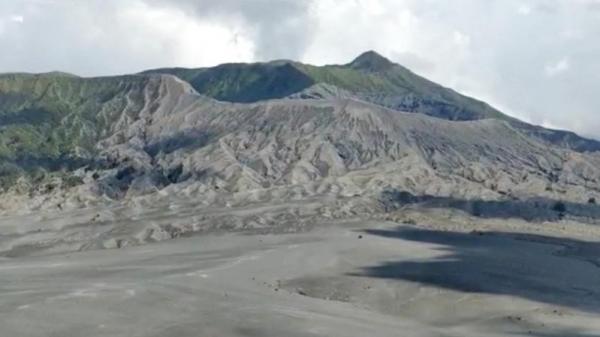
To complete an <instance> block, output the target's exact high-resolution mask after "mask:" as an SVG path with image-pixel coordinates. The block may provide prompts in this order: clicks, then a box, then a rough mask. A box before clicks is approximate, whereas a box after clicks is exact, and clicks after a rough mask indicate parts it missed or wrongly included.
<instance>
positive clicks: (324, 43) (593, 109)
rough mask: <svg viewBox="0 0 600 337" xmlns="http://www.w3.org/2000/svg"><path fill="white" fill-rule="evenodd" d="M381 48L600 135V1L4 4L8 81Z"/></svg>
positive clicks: (526, 112) (508, 105) (513, 111)
mask: <svg viewBox="0 0 600 337" xmlns="http://www.w3.org/2000/svg"><path fill="white" fill-rule="evenodd" d="M371 49H373V50H376V51H378V52H379V53H381V54H382V55H384V56H387V57H388V58H390V59H391V60H393V61H395V62H398V63H401V64H403V65H405V66H407V67H408V68H410V69H412V70H413V71H415V72H417V73H419V74H421V75H424V76H425V77H428V78H430V79H432V80H434V81H436V82H439V83H441V84H443V85H446V86H449V87H452V88H454V89H456V90H458V91H460V92H462V93H466V94H469V95H472V96H475V97H477V98H480V99H483V100H485V101H488V102H490V103H491V104H493V105H495V106H496V107H498V108H500V109H501V110H503V111H505V112H506V113H508V114H510V115H513V116H516V117H518V118H521V119H524V120H526V121H529V122H533V123H536V124H542V125H545V126H550V127H557V128H562V129H570V130H573V131H576V132H578V133H580V134H583V135H587V136H592V137H595V138H600V61H599V60H600V0H538V1H536V0H452V1H449V0H0V50H1V52H0V72H12V71H27V72H45V71H51V70H62V71H67V72H72V73H75V74H79V75H85V76H94V75H111V74H122V73H131V72H138V71H140V70H143V69H148V68H156V67H167V66H186V67H199V66H211V65H216V64H219V63H223V62H232V61H244V62H250V61H261V60H269V59H281V58H285V59H294V60H300V61H304V62H308V63H314V64H326V63H346V62H349V61H350V60H351V59H353V58H354V57H355V56H357V55H358V54H360V53H361V52H363V51H366V50H371Z"/></svg>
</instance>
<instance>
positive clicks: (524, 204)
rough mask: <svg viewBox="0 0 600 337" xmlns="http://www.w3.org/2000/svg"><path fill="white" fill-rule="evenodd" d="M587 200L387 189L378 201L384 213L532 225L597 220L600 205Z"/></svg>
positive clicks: (599, 213)
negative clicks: (406, 210) (422, 211)
mask: <svg viewBox="0 0 600 337" xmlns="http://www.w3.org/2000/svg"><path fill="white" fill-rule="evenodd" d="M592 200H593V199H592V198H591V199H590V202H589V203H574V202H567V201H561V200H554V199H546V198H534V199H525V200H520V199H509V198H507V199H505V200H480V199H473V200H468V199H458V198H452V197H438V196H432V195H418V196H417V195H413V194H411V193H409V192H406V191H399V190H387V191H384V192H383V193H382V194H381V197H380V201H381V202H382V204H383V205H384V208H385V210H386V211H391V210H394V209H399V208H401V207H403V206H406V205H412V204H418V205H419V206H421V207H424V208H453V209H457V210H460V211H463V212H466V213H468V214H470V215H472V216H476V217H480V218H501V219H511V218H513V219H516V218H519V219H523V220H526V221H532V222H544V221H558V220H560V219H562V218H564V217H575V218H585V219H586V220H591V221H594V220H600V205H597V204H596V201H595V200H593V202H592Z"/></svg>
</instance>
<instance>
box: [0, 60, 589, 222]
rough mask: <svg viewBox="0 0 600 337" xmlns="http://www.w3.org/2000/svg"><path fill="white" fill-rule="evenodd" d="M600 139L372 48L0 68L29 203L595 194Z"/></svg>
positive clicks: (3, 147) (7, 130) (9, 142)
mask: <svg viewBox="0 0 600 337" xmlns="http://www.w3.org/2000/svg"><path fill="white" fill-rule="evenodd" d="M598 149H600V143H599V142H597V141H595V140H590V139H585V138H582V137H579V136H577V135H575V134H573V133H570V132H565V131H557V130H550V129H545V128H542V127H539V126H534V125H529V124H526V123H524V122H521V121H519V120H516V119H514V118H512V117H509V116H507V115H505V114H503V113H501V112H500V111H498V110H496V109H494V108H493V107H491V106H490V105H488V104H486V103H484V102H481V101H478V100H475V99H473V98H470V97H467V96H464V95H461V94H459V93H457V92H456V91H454V90H451V89H448V88H445V87H442V86H440V85H438V84H435V83H433V82H431V81H429V80H427V79H425V78H422V77H420V76H418V75H416V74H414V73H413V72H411V71H410V70H408V69H406V68H404V67H402V66H401V65H398V64H395V63H392V62H391V61H389V60H388V59H386V58H384V57H383V56H381V55H379V54H377V53H375V52H372V51H371V52H367V53H364V54H362V55H360V56H359V57H358V58H356V59H355V60H354V61H352V62H350V63H348V64H345V65H327V66H312V65H307V64H301V63H298V62H293V61H285V60H284V61H273V62H268V63H254V64H224V65H220V66H217V67H214V68H198V69H183V68H169V69H157V70H149V71H146V72H143V73H140V74H133V75H125V76H114V77H100V78H82V77H78V76H75V75H70V74H65V73H46V74H4V75H0V158H1V162H0V163H1V167H0V179H1V182H2V188H3V191H4V192H3V195H5V196H6V195H8V196H9V197H6V198H7V200H15V195H19V196H20V197H21V199H18V200H23V199H22V198H25V199H26V200H36V202H30V203H29V204H30V205H32V206H31V207H32V208H36V207H37V208H39V207H55V206H57V205H59V206H60V207H66V205H69V207H82V206H84V205H87V204H89V203H90V202H94V201H95V200H107V199H108V200H114V201H118V200H123V199H125V200H128V198H131V197H134V196H139V195H147V194H153V193H159V194H160V193H161V191H163V190H165V189H167V190H169V191H182V190H189V189H190V188H192V187H191V186H194V187H193V190H194V191H196V192H195V193H196V194H195V197H197V198H201V199H202V198H204V199H205V201H206V200H213V201H214V200H220V198H224V199H227V198H229V197H231V196H233V195H236V193H254V194H255V195H262V196H261V197H260V198H263V199H265V200H266V199H269V198H274V195H276V196H277V198H280V197H281V198H305V197H308V196H319V195H333V196H351V195H362V196H375V197H376V198H378V197H379V196H380V195H381V193H382V191H385V190H390V189H393V190H402V191H409V192H410V193H414V194H417V195H421V194H429V195H435V196H453V197H461V198H477V199H481V198H488V199H503V198H530V197H548V198H553V199H561V200H570V201H587V200H588V199H589V198H594V197H596V196H597V197H600V194H599V193H598V187H599V186H598V179H600V169H599V168H600V165H599V164H600V157H599V156H598V154H597V150H598ZM275 191H277V192H275ZM174 193H176V192H174ZM65 200H70V201H69V202H65ZM48 205H51V206H48ZM52 205H53V206H52ZM3 207H4V208H5V209H6V210H7V211H10V209H14V208H15V207H17V206H16V205H15V204H14V203H13V202H10V201H7V202H5V203H4V204H3Z"/></svg>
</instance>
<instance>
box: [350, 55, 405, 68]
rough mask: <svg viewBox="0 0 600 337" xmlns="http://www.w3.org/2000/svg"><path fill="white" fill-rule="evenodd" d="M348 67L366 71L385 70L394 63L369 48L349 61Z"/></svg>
mask: <svg viewBox="0 0 600 337" xmlns="http://www.w3.org/2000/svg"><path fill="white" fill-rule="evenodd" d="M349 66H350V67H352V68H354V69H360V70H368V71H375V72H377V71H385V70H387V69H389V68H391V67H392V66H394V63H392V61H390V60H388V59H387V58H385V57H383V56H381V55H380V54H378V53H377V52H375V51H373V50H369V51H367V52H364V53H362V54H360V55H359V56H358V57H357V58H355V59H354V61H352V62H350V64H349Z"/></svg>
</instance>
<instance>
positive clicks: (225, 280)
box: [0, 222, 600, 337]
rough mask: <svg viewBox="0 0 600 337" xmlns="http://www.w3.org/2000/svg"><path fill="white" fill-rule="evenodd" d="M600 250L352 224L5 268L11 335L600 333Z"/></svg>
mask: <svg viewBox="0 0 600 337" xmlns="http://www.w3.org/2000/svg"><path fill="white" fill-rule="evenodd" d="M599 257H600V243H595V242H587V241H580V240H575V239H555V238H550V237H545V236H542V235H531V234H529V235H526V234H516V233H512V234H511V233H493V232H488V233H468V232H467V233H459V232H450V231H435V230H431V229H429V230H425V229H421V228H419V227H415V226H400V227H399V225H398V224H395V223H387V222H373V223H361V222H353V223H340V224H337V225H330V226H325V227H321V228H318V229H315V230H312V231H310V232H307V233H300V234H280V235H245V234H223V235H206V236H201V237H193V238H185V239H177V240H171V241H166V242H162V243H157V244H151V245H146V246H140V247H131V248H123V249H118V250H103V251H89V252H82V253H70V254H61V255H54V256H46V257H18V258H12V259H9V258H5V259H2V260H0V336H2V337H4V336H6V337H28V336H40V337H41V336H44V337H49V336H50V337H52V336H53V337H81V336H86V337H95V336H127V337H135V336H156V337H159V336H160V337H165V336H181V337H184V336H278V337H279V336H344V337H346V336H360V337H365V336H544V337H548V336H556V337H568V336H587V337H590V336H600V269H599V268H598V267H599V265H600V263H599V261H600V260H598V258H599Z"/></svg>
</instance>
